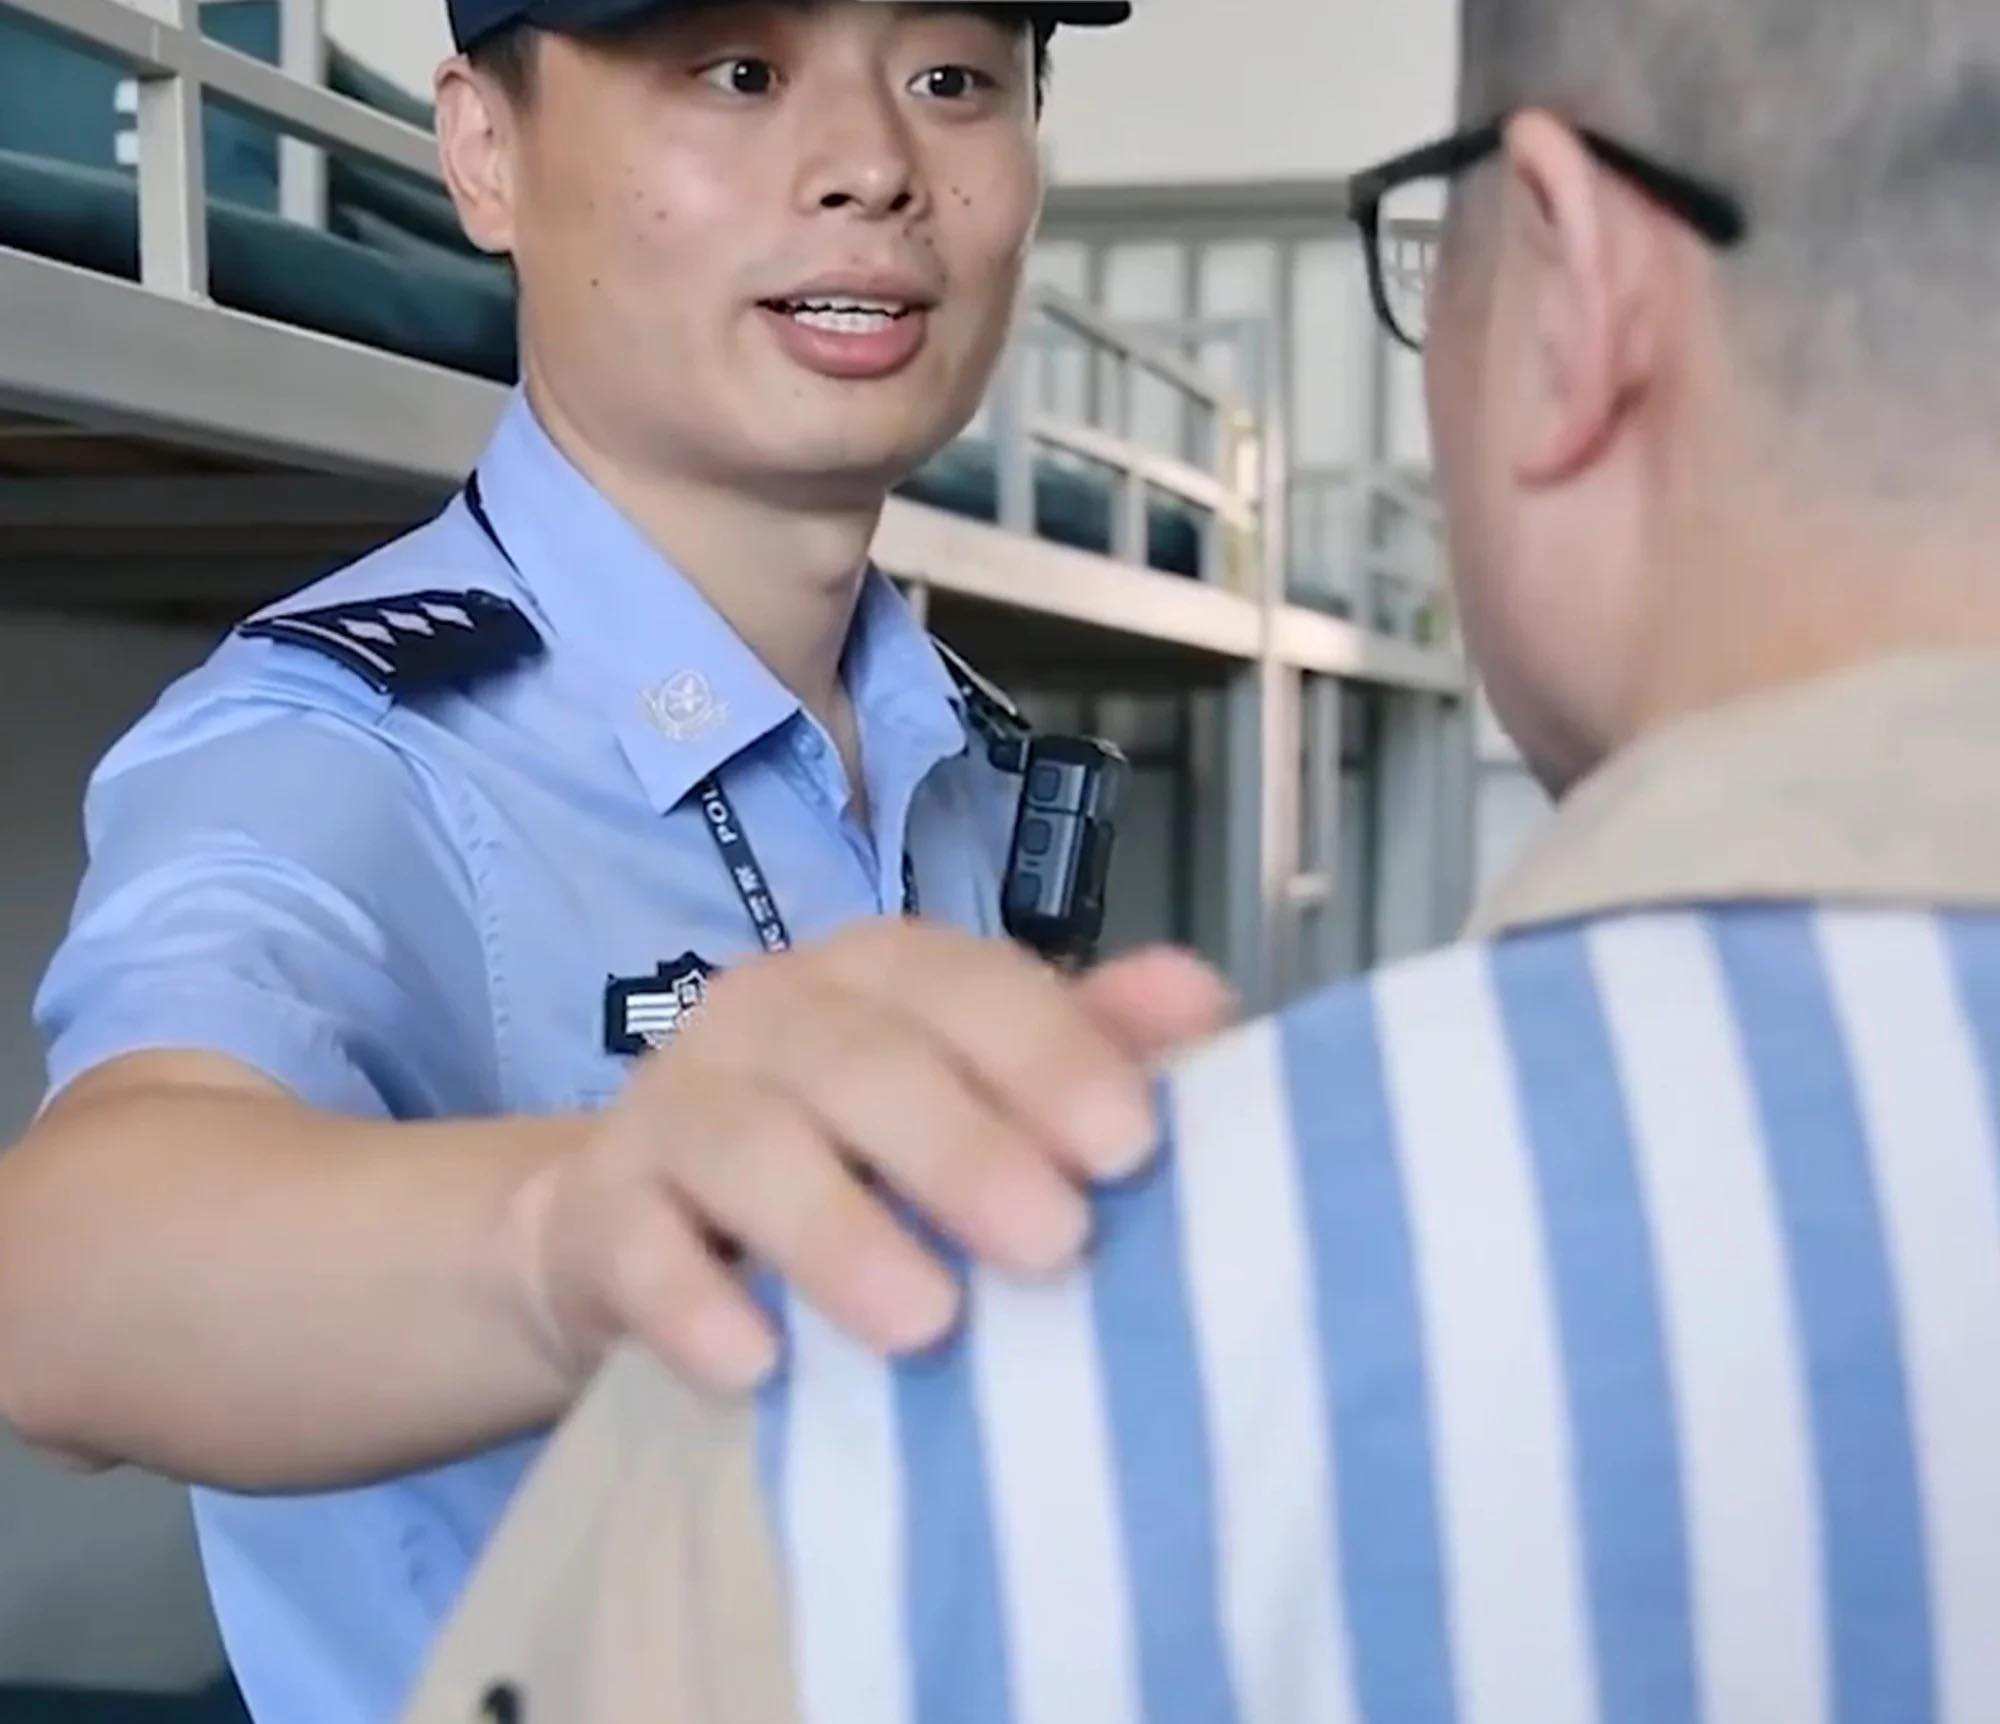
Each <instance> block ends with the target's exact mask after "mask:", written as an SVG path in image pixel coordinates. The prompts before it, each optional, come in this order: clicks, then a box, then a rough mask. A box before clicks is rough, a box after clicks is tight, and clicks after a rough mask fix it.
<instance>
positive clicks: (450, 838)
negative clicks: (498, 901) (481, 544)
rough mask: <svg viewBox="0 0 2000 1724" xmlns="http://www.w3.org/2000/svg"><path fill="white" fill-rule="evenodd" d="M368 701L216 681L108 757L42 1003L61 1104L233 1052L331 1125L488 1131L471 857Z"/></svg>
mask: <svg viewBox="0 0 2000 1724" xmlns="http://www.w3.org/2000/svg"><path fill="white" fill-rule="evenodd" d="M248 644H249V643H239V644H238V645H237V646H235V647H234V648H231V649H225V654H224V660H225V664H226V662H227V660H228V658H229V657H230V655H231V654H232V653H233V652H234V653H240V652H241V651H243V649H244V648H245V647H247V646H248ZM286 650H287V649H284V648H272V647H266V646H263V645H261V644H260V645H258V646H257V647H256V648H255V651H256V652H257V653H259V654H264V653H282V652H285V651H286ZM293 656H295V657H296V656H303V655H296V654H294V655H293ZM254 662H255V661H254V660H253V663H254ZM315 674H316V673H315ZM329 674H333V675H338V673H337V672H331V673H329ZM365 698H366V691H361V695H360V697H359V698H355V699H354V701H353V706H352V709H351V710H342V709H341V707H340V704H339V700H340V695H339V693H338V692H336V697H335V698H334V699H333V700H331V701H327V702H316V701H314V700H312V699H304V700H301V699H297V698H293V697H291V696H290V695H288V694H284V693H273V692H272V691H271V690H269V689H264V688H260V687H258V686H257V684H256V683H255V681H254V680H252V681H251V682H250V683H249V684H248V686H244V685H243V684H242V682H241V681H240V680H232V679H231V678H230V677H229V675H228V674H227V671H226V670H224V671H223V672H221V673H220V674H219V673H218V671H217V668H216V667H215V666H213V665H212V666H211V667H210V668H209V669H208V670H206V671H203V672H199V673H197V675H196V677H195V678H194V679H191V686H184V687H183V688H182V689H177V690H175V691H173V692H172V693H170V694H169V696H168V697H167V699H166V700H165V701H163V703H162V705H161V706H160V707H159V708H158V709H156V710H155V712H154V713H153V714H152V715H150V716H149V717H148V718H147V719H146V720H145V721H143V722H142V723H141V725H140V726H139V727H138V729H137V730H135V731H134V732H133V733H132V734H131V735H129V736H128V737H126V738H125V740H124V741H123V742H121V743H120V744H119V745H118V746H117V747H116V748H115V749H114V750H113V751H112V752H111V754H110V755H109V756H107V758H106V759H105V761H104V763H103V764H102V765H101V766H100V767H99V769H98V771H97V773H96V774H95V776H94V777H93V779H92V782H91V787H90V791H89V794H88V797H87V799H86V804H85V829H86V837H87V840H88V846H89V867H88V870H87V872H86V874H85V877H84V881H83V886H82V889H81V892H80V895H79V898H78V902H77V906H76V911H75V914H74V917H73V918H72V922H71V926H70V929H69V932H68V935H67V937H66V938H65V940H64V942H63V944H62V945H61V947H60V948H59V949H58V951H57V953H56V956H55V958H54V960H53V962H52V964H51V966H50V968H49V971H48V974H47V976H46V978H45V980H44V982H43V985H42V988H41V991H40V993H39V996H38V998H37V1000H36V1004H35V1020H36V1024H37V1027H38V1029H39V1030H40V1032H41V1035H42V1037H43V1041H44V1045H45V1046H46V1048H47V1052H48V1065H49V1079H50V1086H51V1091H50V1093H51V1094H54V1093H56V1092H58V1091H60V1090H61V1089H62V1088H64V1087H65V1086H66V1085H68V1084H69V1083H71V1082H73V1081H74V1080H75V1079H76V1078H77V1077H79V1076H81V1075H82V1074H83V1073H85V1072H87V1071H89V1070H91V1069H92V1068H94V1067H97V1066H99V1065H102V1064H104V1063H105V1062H107V1061H109V1060H113V1059H116V1058H119V1057H121V1056H123V1055H127V1054H133V1053H139V1052H147V1051H160V1050H168V1049H172V1050H199V1051H205V1052H212V1053H217V1054H222V1055H226V1056H228V1057H230V1058H232V1059H235V1060H237V1061H240V1062H241V1063H243V1064H245V1065H248V1066H250V1067H252V1068H254V1069H255V1070H257V1071H259V1072H261V1073H263V1074H264V1075H265V1076H267V1077H269V1078H271V1079H272V1080H274V1081H275V1082H277V1083H279V1084H281V1085H283V1086H284V1087H285V1088H286V1089H288V1090H290V1091H291V1092H292V1093H294V1094H295V1095H296V1096H298V1097H299V1099H300V1100H302V1101H304V1102H306V1103H307V1104H308V1105H311V1106H314V1107H319V1108H323V1109H327V1110H330V1111H334V1112H340V1113H346V1114H351V1115H357V1116H362V1117H377V1118H431V1117H438V1116H442V1115H453V1114H467V1113H479V1112H488V1111H491V1110H492V1107H493V1105H494V1098H495V1094H496V1091H497V1087H498V1086H497V1082H496V1078H495V1072H494V1066H495V1055H494V1035H493V1028H492V1013H491V1007H490V1003H489V1002H490V993H489V989H488V986H487V966H486V960H485V948H484V943H483V941H482V938H481V932H480V921H479V913H478V904H477V901H476V894H475V890H474V887H473V884H472V876H471V872H470V869H469V868H468V865H467V861H466V857H465V853H464V852H465V847H464V842H463V840H462V838H461V837H460V836H459V835H458V833H456V832H455V831H454V827H453V822H452V820H451V818H450V815H449V812H448V808H447V798H446V795H445V793H444V791H443V789H442V787H441V786H440V784H439V783H438V782H437V779H436V776H435V775H434V774H432V773H430V772H429V771H427V770H426V769H425V767H424V765H423V763H422V762H421V761H419V760H417V759H415V758H414V757H413V756H412V754H411V753H410V751H409V750H408V748H407V747H405V746H404V745H402V744H400V743H399V742H397V741H395V740H393V739H392V738H391V737H390V736H389V735H387V734H386V733H385V730H384V727H383V726H382V725H381V724H380V723H379V722H378V720H379V719H380V717H381V716H382V715H381V712H380V711H379V710H376V711H371V710H370V709H369V708H368V707H367V706H366V705H365Z"/></svg>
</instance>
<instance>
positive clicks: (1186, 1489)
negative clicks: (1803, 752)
mask: <svg viewBox="0 0 2000 1724" xmlns="http://www.w3.org/2000/svg"><path fill="white" fill-rule="evenodd" d="M1995 1071H2000V917H1971V916H1967V917H1955V918H1938V917H1933V916H1929V915H1922V914H1895V913H1867V912H1844V911H1841V912H1833V911H1829V912H1815V911H1811V910H1805V909H1783V908H1768V909H1760V908H1744V909H1726V910H1717V911H1710V912H1704V913H1656V914H1640V915H1634V916H1629V917H1622V918H1616V919H1610V920H1605V921H1600V922H1598V923H1596V924H1594V925H1589V926H1572V927H1568V928H1562V929H1557V930H1554V931H1548V932H1537V933H1532V934H1528V935H1524V936H1519V937H1516V938H1513V939H1509V940H1506V941H1504V942H1502V943H1500V944H1498V945H1495V946H1491V947H1467V948H1461V949H1458V950H1454V951H1452V952H1450V953H1448V954H1446V955H1444V956H1442V957H1439V958H1435V959H1431V960H1427V961H1424V962H1421V963H1418V964H1415V965H1411V966H1408V967H1405V968H1401V969H1396V970H1392V971H1389V972H1387V973H1386V974H1384V975H1382V976H1381V977H1379V978H1377V979H1376V980H1375V981H1373V982H1372V983H1369V984H1364V985H1357V986H1351V987H1347V988H1343V989H1340V990H1338V991H1335V992H1333V993H1331V994H1328V995H1325V996H1324V997H1321V998H1319V999H1316V1000H1314V1001H1312V1002H1310V1003H1308V1004H1306V1005H1304V1006H1301V1007H1300V1008H1298V1009H1297V1010H1295V1011H1293V1012H1291V1013H1289V1014H1288V1015H1287V1016H1285V1017H1284V1018H1282V1019H1280V1020H1278V1021H1277V1022H1275V1023H1269V1024H1264V1025H1259V1026H1257V1027H1255V1028H1253V1029H1250V1030H1248V1031H1245V1032H1243V1033H1240V1034H1238V1035H1237V1036H1235V1037H1233V1038H1232V1039H1230V1040H1229V1041H1228V1042H1226V1043H1225V1044H1224V1045H1222V1046H1220V1047H1218V1048H1216V1049H1214V1050H1212V1051H1211V1052H1209V1053H1207V1054H1205V1055H1203V1056H1202V1057H1200V1058H1198V1059H1197V1060H1195V1061H1194V1062H1193V1063H1192V1064H1190V1065H1188V1066H1187V1067H1186V1068H1185V1069H1184V1070H1182V1071H1181V1072H1180V1073H1179V1074H1178V1076H1177V1077H1176V1078H1175V1079H1174V1081H1173V1085H1172V1116H1173V1120H1174V1131H1175V1135H1176V1137H1177V1138H1178V1139H1179V1140H1180V1142H1181V1144H1182V1146H1183V1147H1182V1148H1181V1149H1180V1151H1179V1152H1178V1153H1176V1154H1174V1155H1173V1156H1172V1157H1170V1159H1169V1161H1168V1162H1167V1163H1166V1164H1165V1165H1164V1167H1163V1168H1162V1170H1161V1171H1160V1172H1159V1173H1158V1174H1157V1175H1155V1176H1154V1177H1152V1178H1150V1179H1148V1180H1146V1181H1145V1182H1143V1183H1141V1184H1139V1185H1137V1186H1135V1187H1133V1188H1132V1189H1130V1190H1127V1191H1124V1192H1122V1193H1119V1194H1117V1195H1115V1196H1114V1197H1112V1198H1111V1199H1109V1200H1108V1201H1107V1202H1106V1203H1105V1205H1104V1207H1103V1212H1102V1243H1101V1246H1100V1249H1099V1250H1098V1252H1097V1255H1096V1258H1095V1262H1094V1266H1093V1269H1092V1271H1091V1273H1090V1274H1089V1276H1088V1277H1087V1278H1079V1279H1076V1280H1074V1281H1071V1282H1068V1283H1066V1284H1063V1285H1061V1286H1057V1287H1054V1288H1046V1289H1044V1288H1032V1289H1024V1288H1021V1287H1019V1286H1016V1285H1010V1284H1007V1283H1004V1282H1002V1281H1000V1280H999V1279H998V1278H995V1277H989V1276H987V1275H985V1274H983V1273H982V1274H977V1275H975V1277H974V1293H973V1307H972V1318H971V1322H970V1325H969V1335H968V1339H967V1341H966V1342H965V1344H964V1345H962V1346H960V1347H956V1348H954V1349H952V1350H950V1351H948V1352H946V1353H944V1354H942V1355H940V1356H939V1357H937V1358H935V1359H932V1360H930V1361H928V1362H926V1363H924V1364H921V1365H919V1366H915V1367H906V1368H904V1369H901V1370H891V1369H889V1368H886V1367H884V1366H882V1365H880V1364H878V1363H876V1362H875V1361H873V1360H871V1359H870V1358H868V1357H867V1356H866V1355H865V1354H864V1353H862V1352H861V1351H860V1350H858V1349H856V1348H854V1347H852V1346H851V1345H849V1344H848V1343H847V1342H845V1341H844V1340H841V1339H839V1338H837V1337H836V1336H835V1335H833V1334H832V1333H831V1332H830V1331H829V1330H828V1329H827V1328H826V1326H825V1325H824V1324H823V1323H822V1322H820V1321H819V1320H817V1319H816V1318H814V1317H813V1316H812V1315H811V1314H810V1313H808V1312H806V1311H805V1310H803V1309H802V1308H795V1309H794V1310H793V1312H792V1314H791V1315H792V1322H791V1330H792V1339H793V1367H792V1370H791V1372H790V1374H789V1376H788V1378H787V1380H786V1382H785V1384H784V1385H783V1387H782V1389H781V1390H780V1391H779V1392H778V1393H777V1394H776V1395H775V1396H774V1397H773V1399H772V1401H771V1403H770V1406H769V1408H768V1409H767V1413H766V1421H765V1422H766V1444H765V1454H766V1457H767V1464H768V1485H767V1488H768V1490H769V1493H770V1498H771V1501H772V1502H773V1503H774V1505H775V1506H776V1510H777V1523H778V1529H779V1535H780V1538H781V1540H782V1548H783V1550H784V1553H785V1558H786V1566H787V1569H788V1572H789V1575H790V1577H791V1583H792V1603H793V1610H794V1620H793V1650H794V1655H795V1657H796V1661H797V1680H798V1684H799V1690H800V1711H801V1714H802V1716H803V1717H804V1718H805V1719H807V1720H811V1721H813V1724H822V1721H824V1724H847V1721H859V1720H864V1719H865V1720H870V1721H871V1724H905V1721H907V1724H933V1721H943V1720H951V1721H953V1724H988V1721H991V1724H1057V1721H1063V1724H1071V1721H1078V1720H1090V1721H1091V1724H1117V1721H1119V1720H1135V1721H1136V1720H1140V1719H1146V1720H1153V1721H1156V1724H1167V1721H1182V1720H1185V1721H1186V1724H1197V1721H1199V1724H1225V1721H1229V1720H1237V1719H1242V1720H1256V1721H1259V1724H1266V1721H1268V1724H1281V1721H1282V1724H1321V1721H1324V1724H1335V1721H1342V1720H1349V1719H1355V1720H1361V1719H1366V1720H1390V1719H1394V1720H1406V1721H1411V1724H1416V1721H1423V1720H1438V1721H1441V1724H1442V1721H1445V1720H1455V1719H1465V1720H1480V1719H1495V1720H1499V1719H1504V1720H1510V1721H1511V1720H1536V1721H1538V1724H1545V1721H1553V1720H1566V1719H1578V1720H1581V1719H1596V1718H1602V1719H1616V1720H1653V1719H1659V1720H1668V1719H1694V1718H1708V1719H1712V1720H1723V1719H1741V1720H1745V1721H1746V1724H1747V1721H1750V1720H1756V1721H1759V1724H1769V1721H1772V1720H1788V1721H1790V1720H1808V1719H1817V1718H1829V1719H1831V1718H1840V1719H1852V1720H1863V1719H1866V1720H1876V1719H1926V1718H1933V1717H1938V1718H1956V1719H1975V1718H1982V1717H1993V1716H1997V1715H2000V1369H1996V1367H1995V1361H2000V1141H1997V1140H1996V1116H1995V1100H1994V1091H1993V1082H1992V1079H1993V1074H1994V1072H1995Z"/></svg>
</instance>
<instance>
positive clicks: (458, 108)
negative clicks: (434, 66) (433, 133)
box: [436, 55, 520, 253]
mask: <svg viewBox="0 0 2000 1724" xmlns="http://www.w3.org/2000/svg"><path fill="white" fill-rule="evenodd" d="M436 88H437V137H438V156H439V159H440V161H441V162H442V164H443V168H444V183H445V186H446V188H447V189H448V190H449V191H450V192H451V201H452V202H453V203H454V204H455V205H456V206H457V207H458V219H459V224H460V225H461V226H462V227H463V228H464V229H465V237H466V238H467V239H469V240H471V241H472V243H473V244H474V245H476V246H477V247H479V249H480V250H481V251H486V252H494V253H512V251H513V250H514V208H515V204H514V187H515V178H514V161H515V145H516V140H517V138H518V135H519V130H520V122H519V115H518V114H517V113H516V111H515V106H514V103H513V101H512V100H511V99H510V98H509V96H508V94H507V92H506V91H505V90H503V89H502V88H501V87H500V85H499V84H498V82H497V81H496V80H494V79H493V78H491V77H488V76H487V75H486V74H484V73H482V72H480V71H478V70H477V69H476V68H474V66H473V65H472V64H471V62H470V61H468V60H467V59H466V58H465V57H464V56H463V55H460V56H458V57H457V58H456V59H451V60H447V61H446V62H445V63H444V65H442V66H441V67H439V68H438V75H437V86H436Z"/></svg>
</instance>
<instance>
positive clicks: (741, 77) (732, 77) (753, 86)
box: [701, 54, 778, 96]
mask: <svg viewBox="0 0 2000 1724" xmlns="http://www.w3.org/2000/svg"><path fill="white" fill-rule="evenodd" d="M701 80H702V82H703V83H705V84H713V85H714V86H715V87H716V88H717V89H718V90H727V91H728V92H729V93H730V94H731V95H732V96H768V95H769V94H770V93H771V92H772V91H773V90H774V89H776V88H777V87H778V68H777V67H776V66H774V65H772V64H771V62H770V61H769V60H759V59H758V58H756V56H754V55H751V54H739V55H737V56H736V57H735V58H734V59H729V60H718V61H716V63H715V64H714V65H713V66H704V67H703V68H702V71H701Z"/></svg>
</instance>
